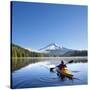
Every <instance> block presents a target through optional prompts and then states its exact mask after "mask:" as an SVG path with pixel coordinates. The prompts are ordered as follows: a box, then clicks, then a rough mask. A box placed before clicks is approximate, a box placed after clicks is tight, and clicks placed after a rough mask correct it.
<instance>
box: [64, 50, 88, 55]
mask: <svg viewBox="0 0 90 90" xmlns="http://www.w3.org/2000/svg"><path fill="white" fill-rule="evenodd" d="M87 54H88V53H87V50H73V51H68V52H66V53H65V54H63V56H87Z"/></svg>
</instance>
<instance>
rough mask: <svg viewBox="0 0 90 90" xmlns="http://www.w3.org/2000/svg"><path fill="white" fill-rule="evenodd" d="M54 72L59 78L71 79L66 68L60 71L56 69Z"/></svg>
mask: <svg viewBox="0 0 90 90" xmlns="http://www.w3.org/2000/svg"><path fill="white" fill-rule="evenodd" d="M56 71H57V73H58V74H59V76H64V77H67V78H69V79H73V74H72V73H71V72H70V71H69V70H68V69H67V68H66V67H65V68H63V69H61V70H60V69H59V68H58V67H57V68H56Z"/></svg>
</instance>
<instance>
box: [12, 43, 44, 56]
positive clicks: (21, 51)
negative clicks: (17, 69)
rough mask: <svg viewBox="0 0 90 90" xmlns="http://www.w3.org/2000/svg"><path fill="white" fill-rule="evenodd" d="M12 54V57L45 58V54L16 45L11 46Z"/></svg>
mask: <svg viewBox="0 0 90 90" xmlns="http://www.w3.org/2000/svg"><path fill="white" fill-rule="evenodd" d="M11 53H12V57H43V56H45V54H43V53H36V52H31V51H29V50H27V49H25V48H22V47H20V46H18V45H15V44H11Z"/></svg>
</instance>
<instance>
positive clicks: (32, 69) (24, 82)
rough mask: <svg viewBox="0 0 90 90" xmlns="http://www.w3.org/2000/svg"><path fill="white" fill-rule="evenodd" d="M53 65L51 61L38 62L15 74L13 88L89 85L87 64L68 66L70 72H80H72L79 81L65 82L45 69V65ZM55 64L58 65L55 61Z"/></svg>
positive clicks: (66, 80)
mask: <svg viewBox="0 0 90 90" xmlns="http://www.w3.org/2000/svg"><path fill="white" fill-rule="evenodd" d="M57 61H58V60H57ZM51 63H52V62H51V61H44V62H38V63H35V64H30V65H28V66H26V67H24V68H21V69H20V70H17V71H15V72H13V73H12V88H33V87H34V88H35V87H48V86H49V87H50V86H66V85H82V84H87V63H73V64H67V68H68V69H69V70H70V71H77V70H78V71H79V72H77V73H75V72H72V74H73V75H74V77H75V78H77V79H74V80H68V79H67V78H65V79H64V80H63V81H62V80H61V79H60V78H59V77H58V76H57V74H56V73H55V72H50V70H49V69H48V68H45V67H43V65H45V66H48V65H51ZM53 63H55V64H56V62H55V61H54V62H53ZM57 64H58V63H57Z"/></svg>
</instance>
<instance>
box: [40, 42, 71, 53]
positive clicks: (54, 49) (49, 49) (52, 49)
mask: <svg viewBox="0 0 90 90" xmlns="http://www.w3.org/2000/svg"><path fill="white" fill-rule="evenodd" d="M39 51H41V52H43V53H47V54H49V55H63V54H65V53H66V52H68V51H71V49H67V48H64V47H60V46H59V45H57V44H55V43H51V44H49V45H47V46H45V47H44V48H41V49H39Z"/></svg>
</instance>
